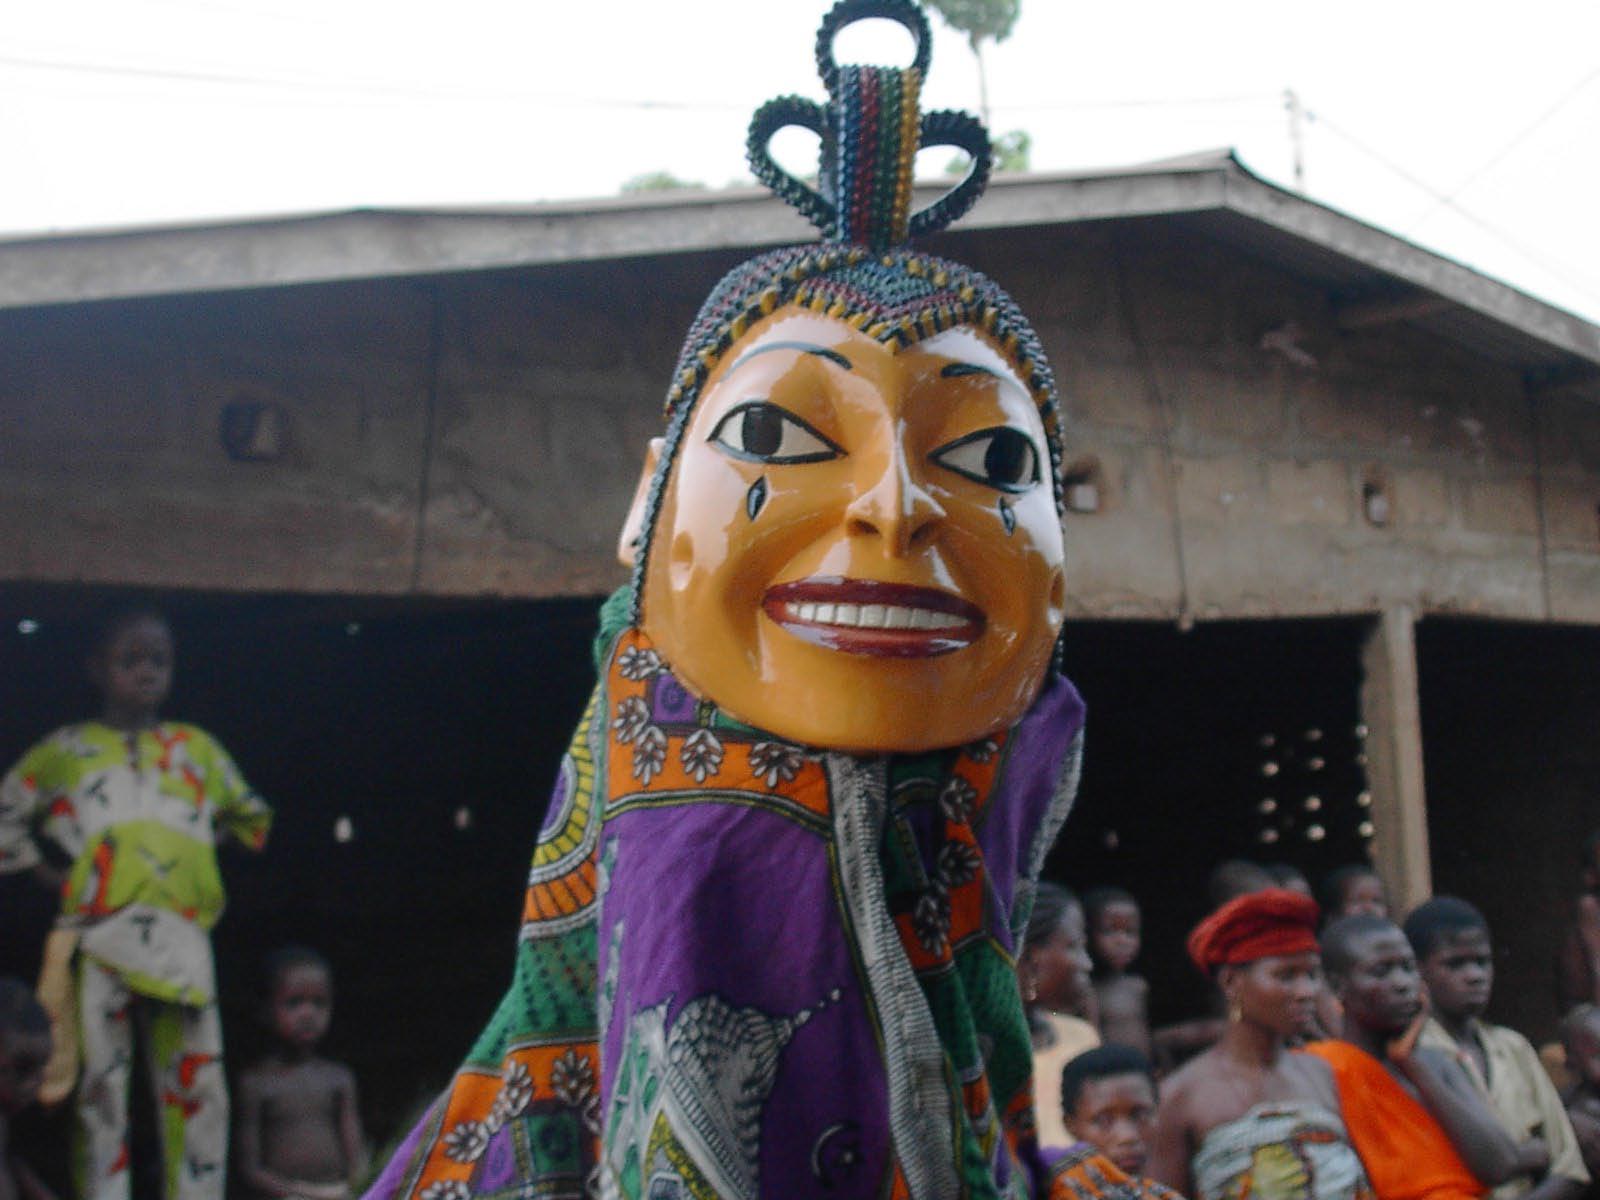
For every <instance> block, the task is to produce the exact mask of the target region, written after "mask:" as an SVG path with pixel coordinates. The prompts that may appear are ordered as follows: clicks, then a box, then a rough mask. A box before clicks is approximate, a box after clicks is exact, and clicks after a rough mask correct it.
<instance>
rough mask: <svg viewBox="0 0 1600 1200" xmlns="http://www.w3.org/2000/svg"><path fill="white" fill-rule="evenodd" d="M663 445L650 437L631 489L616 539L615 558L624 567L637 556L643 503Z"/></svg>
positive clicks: (642, 534) (641, 531) (664, 442)
mask: <svg viewBox="0 0 1600 1200" xmlns="http://www.w3.org/2000/svg"><path fill="white" fill-rule="evenodd" d="M664 445H666V441H665V439H663V438H651V439H650V448H649V449H648V450H646V451H645V455H644V470H643V471H641V472H640V473H639V483H638V485H637V486H636V487H635V488H634V489H633V503H632V504H630V505H628V519H627V520H625V521H623V523H622V536H621V537H619V538H618V539H617V558H618V559H619V560H621V562H622V565H623V566H625V567H631V566H633V560H634V559H635V558H637V557H638V551H639V539H640V538H641V537H642V536H644V504H645V500H646V499H647V498H648V497H649V495H650V480H651V479H652V478H654V476H655V473H656V464H657V463H659V462H660V461H661V448H662V447H663V446H664Z"/></svg>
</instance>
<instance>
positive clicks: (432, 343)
mask: <svg viewBox="0 0 1600 1200" xmlns="http://www.w3.org/2000/svg"><path fill="white" fill-rule="evenodd" d="M940 248H941V249H942V250H945V251H946V252H949V253H952V254H955V255H957V256H959V257H963V258H965V259H966V260H967V261H971V262H973V263H975V264H976V265H979V266H981V267H983V268H984V269H986V270H988V271H989V272H990V273H992V274H994V275H995V276H996V277H997V278H999V279H1000V280H1001V281H1003V282H1005V283H1006V284H1007V285H1008V286H1010V287H1011V288H1012V290H1013V291H1014V293H1015V294H1016V296H1017V298H1018V299H1019V301H1020V302H1021V303H1022V305H1023V307H1024V308H1025V309H1026V310H1027V311H1028V312H1029V313H1030V314H1031V315H1032V316H1033V317H1034V319H1035V320H1036V322H1037V323H1038V325H1039V328H1040V331H1041V333H1042V335H1043V337H1044V339H1045V342H1046V344H1047V347H1048V348H1049V350H1050V352H1051V354H1052V357H1053V359H1054V361H1055V364H1056V368H1057V371H1058V374H1059V375H1060V377H1061V379H1062V383H1063V390H1064V393H1065V395H1066V398H1067V413H1068V425H1069V457H1071V458H1076V459H1080V460H1082V462H1083V463H1084V464H1085V465H1086V466H1092V467H1093V470H1094V471H1095V472H1096V473H1097V477H1098V478H1099V480H1100V482H1101V484H1102V487H1101V495H1102V497H1103V505H1102V508H1101V511H1099V512H1097V513H1094V514H1087V515H1073V516H1072V517H1071V519H1070V523H1069V541H1070V548H1071V593H1072V604H1073V608H1074V612H1075V614H1076V615H1080V616H1122V617H1133V616H1144V617H1176V616H1181V615H1185V614H1187V615H1189V616H1192V617H1195V618H1197V619H1208V618H1214V617H1222V616H1240V615H1246V616H1248V615H1295V614H1328V613H1354V612H1372V611H1376V610H1380V609H1383V608H1386V607H1390V606H1392V605H1393V604H1395V603H1406V604H1410V605H1413V606H1415V607H1416V609H1417V610H1418V611H1419V612H1430V611H1433V612H1439V611H1445V612H1457V613H1468V614H1478V615H1496V616H1508V617H1519V618H1532V619H1547V618H1551V617H1554V618H1556V619H1562V620H1575V621H1600V586H1596V585H1597V584H1600V517H1597V509H1596V506H1597V504H1600V404H1596V403H1594V397H1592V396H1584V395H1569V394H1560V393H1551V394H1546V395H1541V396H1537V397H1533V398H1530V397H1529V395H1528V394H1527V392H1526V391H1525V389H1524V387H1523V384H1522V381H1521V380H1520V379H1519V378H1518V377H1517V375H1516V374H1515V373H1514V372H1513V371H1511V370H1509V369H1507V368H1503V367H1497V366H1494V365H1493V364H1491V363H1489V362H1488V361H1487V360H1485V359H1483V358H1480V357H1478V356H1477V355H1475V354H1473V353H1471V352H1470V351H1468V350H1466V349H1463V348H1459V347H1456V346H1453V345H1451V344H1448V343H1445V342H1443V341H1440V340H1438V339H1436V338H1433V337H1431V336H1429V335H1427V334H1425V333H1422V332H1420V331H1416V330H1413V329H1410V328H1408V327H1406V326H1404V325H1387V326H1380V327H1376V328H1369V329H1364V330H1361V331H1356V332H1341V331H1340V330H1339V329H1338V327H1337V324H1336V321H1335V316H1334V313H1333V310H1332V308H1331V306H1330V299H1329V297H1328V296H1327V295H1326V294H1325V293H1324V292H1323V291H1322V290H1320V289H1318V288H1315V287H1311V286H1309V285H1307V284H1306V283H1304V282H1303V281H1301V280H1299V279H1297V278H1296V277H1294V276H1293V275H1292V274H1291V273H1289V272H1288V271H1286V270H1284V269H1282V268H1279V267H1276V266H1273V265H1270V264H1267V263H1264V262H1255V261H1252V260H1250V259H1249V258H1247V257H1245V256H1243V255H1242V254H1241V252H1240V251H1238V250H1235V249H1231V248H1228V247H1225V246H1223V245H1221V244H1219V243H1216V242H1212V241H1208V240H1205V239H1204V238H1202V237H1201V236H1200V235H1198V234H1193V233H1186V232H1185V231H1184V230H1183V229H1182V228H1181V227H1179V226H1177V225H1176V224H1174V223H1173V222H1170V221H1169V222H1157V221H1151V222H1145V223H1135V222H1127V223H1120V224H1119V223H1106V224H1100V225H1093V226H1079V227H1058V228H1056V229H1054V230H1051V231H1049V232H1048V233H1046V234H1044V235H1042V236H1041V235H1034V234H1029V233H1027V231H1017V230H1002V231H988V232H983V233H978V234H967V235H958V236H954V237H949V238H947V239H945V241H944V242H943V243H942V245H941V247H940ZM734 257H735V256H731V255H726V254H721V255H717V254H697V255H685V256H678V257H672V258H664V259H657V260H623V261H619V262H615V263H609V264H591V265H583V266H579V267H576V268H574V267H565V268H544V269H539V270H535V271H527V272H521V273H516V274H509V273H508V274H482V275H473V276H453V277H449V278H444V279H440V280H437V281H432V282H426V283H418V282H380V283H369V284H339V285H328V286H321V287H306V288H294V289H286V290H280V291H272V292H261V293H243V294H232V295H223V296H214V297H207V296H201V297H185V298H180V299H155V300H146V301H133V302H115V303H105V304H98V305H84V306H78V307H74V308H58V309H40V310H33V311H27V312H12V313H6V314H0V577H4V578H9V579H26V580H40V581H71V580H90V581H97V582H127V583H139V584H151V585H156V584H159V585H163V586H183V587H220V588H237V589H257V590H274V591H276V590H292V591H332V592H358V593H380V594H401V593H406V592H409V591H420V592H424V593H432V594H455V595H476V594H506V595H521V596H549V595H563V594H592V593H594V592H597V591H602V590H604V589H605V588H607V587H609V586H610V585H611V584H613V583H614V582H617V581H618V580H620V579H621V571H620V568H618V567H617V566H616V565H615V560H614V543H615V537H616V529H617V526H618V524H619V522H620V520H621V516H622V513H623V511H624V509H625V508H626V505H627V500H628V497H629V495H630V493H631V490H632V487H633V484H634V481H635V479H636V477H637V472H638V464H639V462H640V460H641V455H642V452H643V447H644V443H645V441H646V439H647V438H648V437H649V436H651V435H652V434H653V433H655V432H657V431H658V430H659V415H658V412H659V408H658V406H659V402H660V398H661V396H662V393H663V391H664V384H665V381H666V378H667V376H668V374H669V372H670V370H671V365H672V361H673V358H674V355H675V352H676V349H677V345H678V341H679V338H680V337H681V335H682V331H683V330H684V329H685V327H686V326H687V323H688V321H689V319H690V317H691V316H692V315H693V311H694V309H695V307H696V305H697V304H698V301H699V299H700V297H701V296H702V295H703V294H704V293H705V291H706V290H707V289H708V288H709V286H710V285H711V284H712V283H713V282H714V281H715V279H716V278H717V277H718V276H719V275H720V273H721V272H722V270H723V269H725V268H726V267H727V266H728V265H730V264H731V262H733V261H734ZM1041 264H1042V266H1041ZM1288 321H1293V322H1295V323H1297V324H1298V326H1300V327H1301V328H1302V329H1303V331H1304V336H1303V337H1302V338H1301V340H1300V345H1301V346H1303V348H1304V349H1305V351H1307V352H1308V353H1309V354H1311V355H1312V356H1313V357H1314V358H1315V359H1316V365H1315V366H1314V367H1307V366H1301V365H1296V364H1295V363H1293V362H1291V361H1289V360H1288V358H1286V357H1285V356H1284V355H1283V354H1280V353H1277V352H1274V351H1271V350H1265V349H1262V348H1261V344H1260V343H1261V338H1262V336H1263V334H1264V333H1266V332H1267V331H1268V330H1272V329H1274V328H1277V327H1280V326H1282V325H1283V324H1284V323H1285V322H1288ZM237 399H264V400H268V401H272V402H275V403H277V404H280V405H281V406H282V407H283V409H284V410H285V411H286V412H287V414H288V450H287V452H286V454H285V455H284V456H283V458H282V459H280V460H279V461H276V462H265V463H261V462H257V463H248V462H247V463H237V462H233V461H231V460H230V459H229V458H228V457H227V456H226V455H225V454H224V452H223V450H222V447H221V443H220V440H219V436H218V427H219V421H220V415H221V412H222V408H223V406H224V405H225V404H227V403H229V402H230V401H234V400H237ZM1368 483H1370V484H1373V485H1375V486H1379V487H1381V488H1382V489H1383V490H1384V491H1385V493H1386V495H1387V496H1388V498H1389V500H1390V504H1391V509H1392V518H1391V521H1390V524H1389V525H1388V526H1387V527H1386V528H1375V527H1373V526H1372V525H1370V524H1368V523H1367V522H1366V521H1365V520H1364V519H1363V516H1362V512H1361V495H1362V488H1363V485H1364V484H1368Z"/></svg>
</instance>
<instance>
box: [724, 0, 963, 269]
mask: <svg viewBox="0 0 1600 1200" xmlns="http://www.w3.org/2000/svg"><path fill="white" fill-rule="evenodd" d="M872 17H884V18H887V19H889V20H892V21H898V22H899V23H900V24H901V25H904V26H905V27H906V28H907V29H908V30H910V32H911V36H912V37H913V38H914V39H916V47H917V48H916V56H915V58H914V59H913V61H912V64H911V66H909V67H878V66H865V65H861V64H857V63H847V64H845V65H844V66H840V65H839V64H838V63H837V62H836V61H835V60H834V53H833V44H834V42H835V40H836V39H837V38H838V36H839V31H840V30H842V29H843V28H844V27H845V26H847V25H851V24H854V23H855V22H857V21H863V20H867V19H869V18H872ZM932 44H933V38H932V34H931V33H930V31H929V29H928V18H927V17H926V16H925V15H924V14H923V12H922V9H921V8H919V7H917V5H916V4H914V3H912V2H911V0H840V2H839V3H838V4H836V5H834V6H833V9H832V10H831V11H830V12H829V13H828V15H827V16H826V17H824V18H823V20H822V27H821V28H820V29H818V30H817V48H816V55H817V72H818V73H819V74H820V75H821V76H822V82H823V85H824V86H825V87H826V88H827V90H828V96H829V101H828V103H827V104H826V105H819V104H816V103H814V102H812V101H810V100H807V99H805V98H803V97H801V96H780V97H779V98H778V99H776V100H769V101H768V102H767V103H766V104H763V105H762V106H761V107H760V108H759V109H757V110H756V114H755V116H754V117H753V118H752V119H751V121H750V137H749V141H748V142H747V143H746V146H747V149H748V152H749V159H750V168H751V170H753V171H754V172H755V175H756V178H757V179H759V180H761V182H762V183H764V184H766V185H767V187H769V188H771V189H772V191H773V192H774V193H775V194H776V195H777V196H778V197H779V198H780V199H782V200H783V201H784V202H785V203H787V204H789V205H791V206H792V207H794V208H796V209H798V210H799V211H800V212H801V213H802V214H803V215H804V216H805V217H806V219H807V220H809V221H810V222H811V223H812V224H813V225H815V226H816V227H817V229H818V230H820V231H821V233H822V236H823V237H824V238H826V239H827V240H829V241H834V242H848V243H850V244H852V245H856V246H865V247H867V248H868V249H871V250H882V249H886V248H888V247H890V246H898V245H900V244H902V243H903V242H905V241H906V239H907V238H908V237H920V236H922V235H924V234H929V233H935V232H937V231H938V230H940V229H943V228H944V227H945V226H946V225H948V224H950V223H951V222H952V221H954V220H955V219H956V218H958V217H960V216H961V215H962V214H963V213H965V212H966V211H967V210H968V209H970V208H971V207H972V206H973V205H974V204H976V203H977V202H978V197H979V196H981V195H982V194H983V189H984V186H985V184H987V183H988V180H989V171H990V168H991V167H992V166H993V162H994V152H993V149H992V148H991V147H990V145H989V135H988V134H987V133H986V132H985V131H984V128H983V125H982V124H981V123H979V122H978V121H977V120H976V119H975V118H974V117H971V116H969V115H968V114H966V113H960V112H949V111H940V112H932V113H928V114H927V115H926V116H922V115H920V112H919V108H918V103H917V101H918V98H919V96H920V95H921V92H922V80H923V78H924V76H926V74H927V72H928V64H929V62H930V61H931V59H932ZM789 125H798V126H800V127H801V128H804V129H809V130H811V132H813V133H815V134H816V135H817V136H818V137H819V138H820V139H821V141H822V161H821V166H820V170H819V171H818V175H817V179H818V184H819V188H820V190H818V189H813V188H811V187H809V186H807V185H806V184H804V183H802V182H801V181H800V180H798V179H796V178H795V177H794V176H793V175H791V174H789V173H788V172H787V171H785V170H784V169H783V168H782V167H780V166H778V164H777V163H776V162H774V161H773V159H772V155H771V153H770V152H769V151H768V145H769V144H770V143H771V141H772V136H773V135H774V134H775V133H777V132H778V130H780V129H782V128H784V127H786V126H789ZM924 146H952V147H955V148H957V149H960V150H965V151H966V152H967V154H968V155H969V156H970V157H971V160H972V163H971V166H970V168H969V169H968V171H967V174H966V177H965V178H963V179H962V180H961V182H960V183H958V184H956V186H955V187H953V188H952V189H951V190H950V191H948V192H946V193H945V195H943V196H942V197H940V198H939V200H938V201H936V202H935V203H934V204H932V205H930V206H929V207H928V208H925V209H923V210H922V211H921V212H918V213H916V214H912V212H911V174H912V166H913V164H914V162H915V160H916V157H917V151H918V150H919V149H921V148H922V147H924Z"/></svg>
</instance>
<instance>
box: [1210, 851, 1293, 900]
mask: <svg viewBox="0 0 1600 1200" xmlns="http://www.w3.org/2000/svg"><path fill="white" fill-rule="evenodd" d="M1276 886H1278V881H1277V880H1276V879H1274V878H1273V876H1272V872H1271V871H1269V870H1267V868H1266V867H1264V866H1262V865H1261V864H1260V863H1255V862H1251V861H1250V860H1248V859H1244V858H1228V859H1224V860H1223V861H1222V862H1220V863H1218V864H1217V865H1216V866H1215V867H1213V868H1211V874H1210V875H1208V876H1206V896H1207V897H1208V898H1209V899H1210V901H1211V907H1212V908H1214V909H1216V908H1221V907H1222V906H1223V905H1224V904H1226V903H1227V902H1228V901H1229V900H1236V899H1238V898H1239V897H1240V896H1244V895H1248V894H1249V893H1251V892H1264V891H1266V890H1267V889H1268V888H1270V887H1276Z"/></svg>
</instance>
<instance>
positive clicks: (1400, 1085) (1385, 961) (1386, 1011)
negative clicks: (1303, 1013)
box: [1306, 913, 1524, 1200]
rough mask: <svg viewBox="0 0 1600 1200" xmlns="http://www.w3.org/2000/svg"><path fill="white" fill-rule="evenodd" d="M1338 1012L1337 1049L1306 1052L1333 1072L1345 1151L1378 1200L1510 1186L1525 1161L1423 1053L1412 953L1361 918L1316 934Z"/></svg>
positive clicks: (1462, 1084)
mask: <svg viewBox="0 0 1600 1200" xmlns="http://www.w3.org/2000/svg"><path fill="white" fill-rule="evenodd" d="M1322 961H1323V966H1324V969H1325V970H1326V972H1327V975H1328V981H1329V983H1330V984H1331V985H1332V987H1333V990H1334V992H1335V994H1336V995H1337V996H1338V998H1339V1002H1340V1004H1341V1006H1342V1010H1343V1024H1342V1026H1341V1029H1340V1033H1339V1037H1338V1038H1337V1039H1330V1040H1328V1041H1322V1042H1314V1043H1312V1044H1311V1045H1310V1046H1308V1047H1307V1048H1306V1049H1307V1052H1308V1053H1310V1054H1313V1055H1316V1056H1317V1057H1319V1058H1321V1059H1322V1060H1323V1061H1324V1062H1326V1063H1327V1064H1328V1065H1329V1066H1330V1067H1332V1068H1333V1077H1334V1081H1335V1083H1336V1084H1337V1085H1338V1089H1339V1108H1340V1112H1341V1114H1342V1115H1343V1117H1344V1122H1345V1127H1346V1128H1347V1129H1348V1131H1349V1134H1350V1143H1351V1145H1353V1146H1354V1147H1355V1148H1356V1152H1357V1153H1358V1154H1359V1155H1360V1156H1361V1161H1362V1163H1363V1164H1364V1165H1365V1167H1366V1169H1367V1177H1368V1178H1369V1179H1370V1180H1371V1181H1372V1187H1373V1190H1374V1191H1375V1192H1376V1193H1377V1194H1378V1196H1379V1198H1380V1200H1476V1198H1477V1197H1481V1196H1483V1195H1484V1194H1485V1193H1486V1192H1487V1191H1488V1190H1489V1189H1490V1188H1492V1187H1496V1186H1498V1185H1500V1184H1502V1183H1506V1182H1507V1181H1509V1180H1511V1179H1512V1178H1514V1177H1515V1176H1516V1175H1517V1174H1518V1173H1519V1172H1520V1171H1521V1170H1522V1168H1523V1165H1524V1164H1523V1159H1522V1155H1521V1154H1519V1151H1518V1147H1517V1146H1516V1144H1515V1143H1514V1142H1513V1141H1512V1139H1511V1137H1510V1136H1509V1135H1508V1134H1507V1133H1506V1132H1505V1130H1504V1129H1502V1128H1501V1127H1500V1124H1499V1122H1498V1121H1497V1120H1496V1118H1495V1115H1494V1112H1493V1110H1492V1109H1491V1108H1490V1107H1489V1105H1488V1103H1487V1101H1485V1100H1484V1099H1483V1097H1482V1095H1481V1094H1480V1093H1479V1091H1478V1089H1477V1087H1476V1085H1474V1084H1473V1082H1472V1079H1471V1077H1470V1076H1469V1075H1468V1074H1467V1071H1466V1068H1465V1067H1463V1066H1462V1065H1461V1064H1460V1063H1459V1062H1457V1061H1456V1059H1455V1058H1454V1057H1453V1056H1452V1055H1449V1054H1445V1053H1443V1052H1441V1051H1439V1050H1437V1049H1434V1048H1431V1047H1428V1046H1420V1045H1418V1044H1417V1041H1418V1038H1419V1037H1420V1036H1421V1034H1422V1028H1423V1024H1424V1022H1425V1020H1426V1018H1427V1009H1426V1006H1425V1001H1424V997H1423V992H1422V978H1421V976H1420V975H1419V974H1418V972H1417V960H1416V956H1415V955H1414V954H1413V953H1412V950H1411V943H1410V942H1408V941H1407V940H1406V935H1405V934H1404V933H1403V932H1401V930H1400V928H1399V926H1397V925H1395V924H1394V922H1393V921H1390V920H1388V919H1387V918H1385V917H1378V916H1373V915H1371V914H1370V913H1357V914H1355V915H1353V916H1348V917H1343V918H1341V919H1339V920H1337V921H1334V922H1332V923H1331V924H1330V925H1328V927H1327V928H1326V929H1324V930H1323V933H1322Z"/></svg>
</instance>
